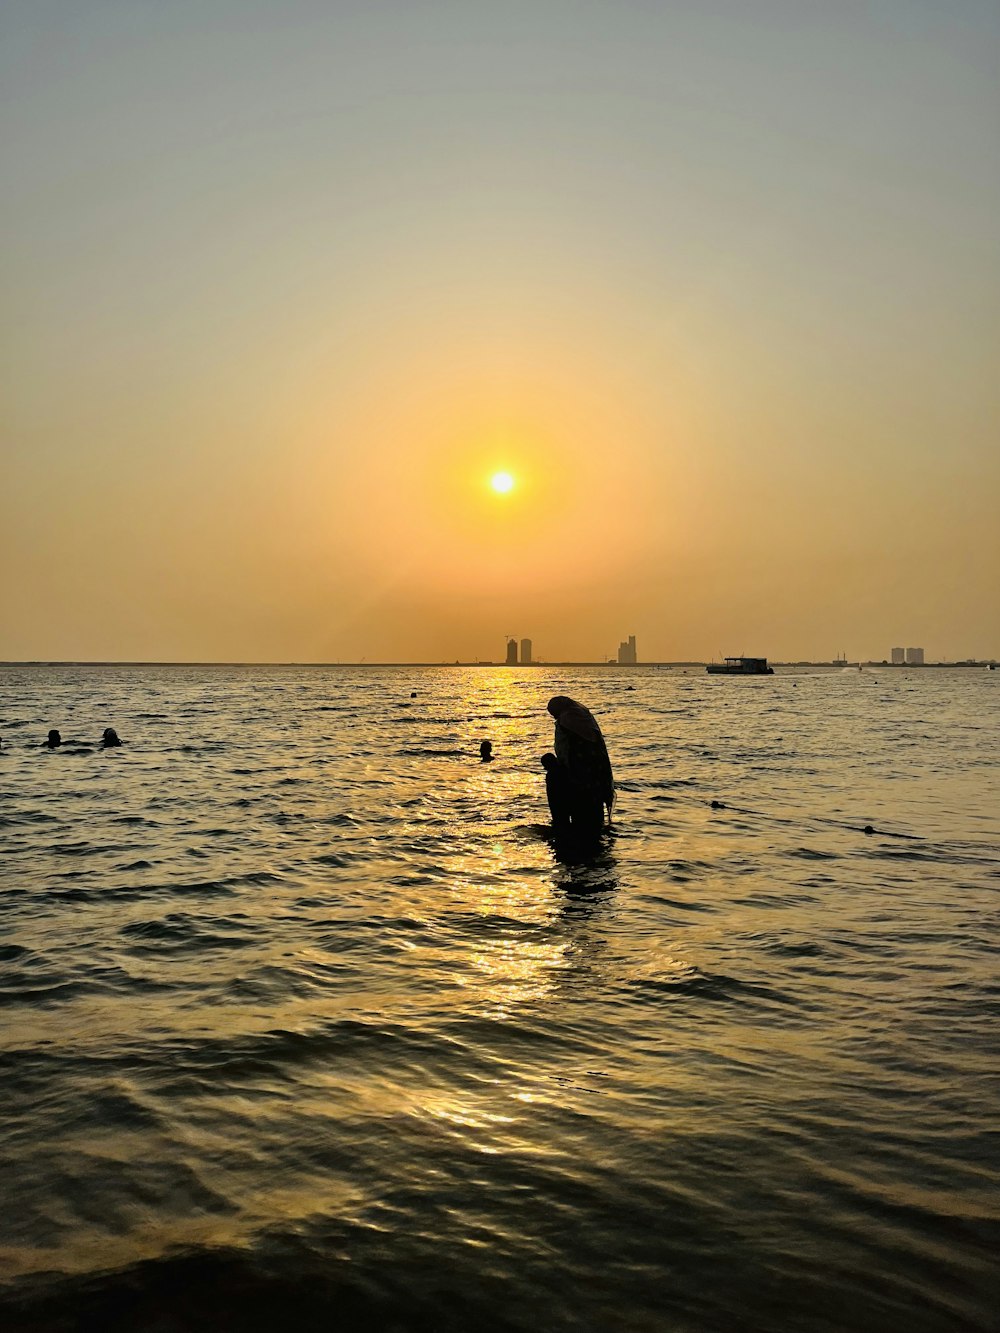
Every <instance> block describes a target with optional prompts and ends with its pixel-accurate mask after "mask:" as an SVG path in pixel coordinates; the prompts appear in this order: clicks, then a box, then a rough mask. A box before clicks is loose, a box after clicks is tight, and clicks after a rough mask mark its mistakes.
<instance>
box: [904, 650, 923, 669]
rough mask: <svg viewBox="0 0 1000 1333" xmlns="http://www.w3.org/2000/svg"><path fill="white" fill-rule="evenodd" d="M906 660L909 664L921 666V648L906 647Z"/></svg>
mask: <svg viewBox="0 0 1000 1333" xmlns="http://www.w3.org/2000/svg"><path fill="white" fill-rule="evenodd" d="M906 660H907V662H908V664H909V665H910V666H923V664H924V650H923V648H907V650H906Z"/></svg>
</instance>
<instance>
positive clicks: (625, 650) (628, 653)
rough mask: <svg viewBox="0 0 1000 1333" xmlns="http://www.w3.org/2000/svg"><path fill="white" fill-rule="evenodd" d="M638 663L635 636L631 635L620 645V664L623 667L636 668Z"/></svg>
mask: <svg viewBox="0 0 1000 1333" xmlns="http://www.w3.org/2000/svg"><path fill="white" fill-rule="evenodd" d="M637 661H638V658H637V657H636V652H635V635H634V634H630V635H629V636H628V638H627V639H626V640H625V641H624V642H623V643H620V644H619V645H618V662H619V664H620V665H621V666H635V664H636V662H637Z"/></svg>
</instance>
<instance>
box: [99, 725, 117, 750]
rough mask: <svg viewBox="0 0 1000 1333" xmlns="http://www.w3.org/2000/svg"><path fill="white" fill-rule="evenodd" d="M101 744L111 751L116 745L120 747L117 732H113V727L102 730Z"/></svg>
mask: <svg viewBox="0 0 1000 1333" xmlns="http://www.w3.org/2000/svg"><path fill="white" fill-rule="evenodd" d="M101 742H102V744H103V745H106V746H107V747H109V748H111V749H113V748H114V746H116V745H121V739H120V738H119V735H118V732H117V731H115V729H114V727H105V728H104V735H103V736H102V737H101Z"/></svg>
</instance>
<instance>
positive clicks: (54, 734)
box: [45, 727, 62, 750]
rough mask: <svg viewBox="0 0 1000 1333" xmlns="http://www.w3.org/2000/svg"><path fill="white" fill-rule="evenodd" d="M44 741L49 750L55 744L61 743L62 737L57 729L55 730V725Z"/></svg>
mask: <svg viewBox="0 0 1000 1333" xmlns="http://www.w3.org/2000/svg"><path fill="white" fill-rule="evenodd" d="M45 743H46V745H47V746H48V747H49V749H50V750H54V749H55V748H56V746H57V745H62V737H61V736H60V735H59V733H58V731H56V729H55V727H53V728H52V730H51V731H50V732H49V738H48V740H47V741H46V742H45Z"/></svg>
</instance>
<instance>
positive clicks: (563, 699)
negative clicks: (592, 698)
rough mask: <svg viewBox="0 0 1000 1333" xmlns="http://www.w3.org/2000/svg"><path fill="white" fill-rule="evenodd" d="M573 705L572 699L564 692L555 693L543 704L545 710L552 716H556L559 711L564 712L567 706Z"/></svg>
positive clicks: (571, 706)
mask: <svg viewBox="0 0 1000 1333" xmlns="http://www.w3.org/2000/svg"><path fill="white" fill-rule="evenodd" d="M573 707H575V705H574V703H573V700H572V699H570V698H569V697H568V696H567V695H565V694H556V695H553V697H552V698H551V699H550V700H549V701H548V703H547V704H546V705H545V708H546V711H547V712H548V713H550V714H551V715H552V716H553V717H558V716H559V714H560V713H565V711H566V709H567V708H573Z"/></svg>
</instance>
